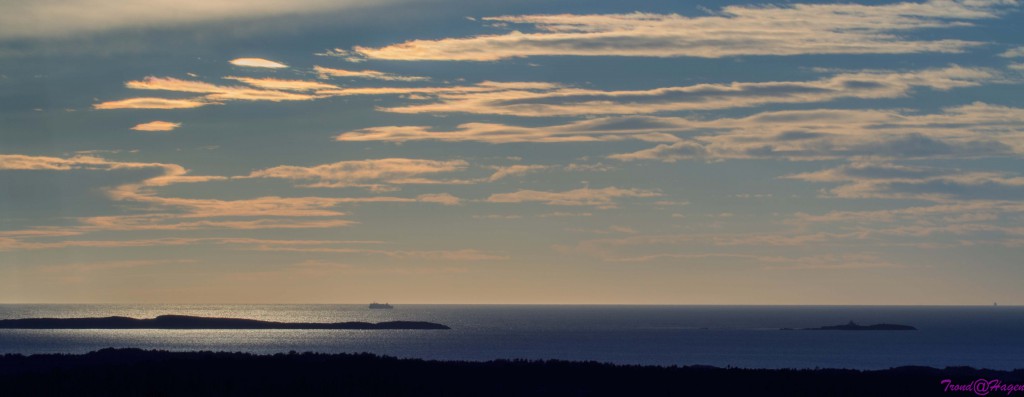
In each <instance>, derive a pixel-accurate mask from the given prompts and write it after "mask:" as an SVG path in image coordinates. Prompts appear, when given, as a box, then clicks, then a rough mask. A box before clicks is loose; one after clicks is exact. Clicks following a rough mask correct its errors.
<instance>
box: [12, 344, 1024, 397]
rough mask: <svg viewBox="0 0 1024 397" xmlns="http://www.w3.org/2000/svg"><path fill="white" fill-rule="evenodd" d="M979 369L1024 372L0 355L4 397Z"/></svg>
mask: <svg viewBox="0 0 1024 397" xmlns="http://www.w3.org/2000/svg"><path fill="white" fill-rule="evenodd" d="M979 378H985V379H999V380H1001V381H1002V382H1003V383H1016V384H1021V383H1024V370H1016V371H991V370H976V369H972V368H967V367H955V368H946V369H935V368H928V367H900V368H893V369H888V370H881V371H856V370H840V369H819V370H765V369H738V368H715V367H705V366H688V367H656V366H621V365H612V364H601V363H594V362H567V361H522V360H513V361H507V360H499V361H489V362H455V361H452V362H442V361H425V360H417V359H397V358H391V357H381V356H376V355H371V354H317V353H303V354H296V353H291V354H276V355H253V354H247V353H214V352H166V351H145V350H139V349H104V350H100V351H97V352H93V353H89V354H84V355H59V354H51V355H33V356H22V355H6V356H3V357H0V395H2V396H47V395H61V396H304V395H314V396H686V395H690V396H719V395H722V396H917V395H947V396H952V395H965V396H966V395H973V393H963V392H958V393H952V392H944V386H943V384H942V383H941V382H942V380H943V379H950V380H951V381H952V382H953V383H957V384H966V383H970V382H973V381H974V380H975V379H979ZM996 395H999V394H998V393H997V394H996Z"/></svg>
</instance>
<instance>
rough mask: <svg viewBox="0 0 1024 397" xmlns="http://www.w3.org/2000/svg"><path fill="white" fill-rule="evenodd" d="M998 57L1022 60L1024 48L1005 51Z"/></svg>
mask: <svg viewBox="0 0 1024 397" xmlns="http://www.w3.org/2000/svg"><path fill="white" fill-rule="evenodd" d="M999 56H1001V57H1003V58H1024V47H1016V48H1011V49H1009V50H1006V51H1005V52H1003V53H1002V54H999Z"/></svg>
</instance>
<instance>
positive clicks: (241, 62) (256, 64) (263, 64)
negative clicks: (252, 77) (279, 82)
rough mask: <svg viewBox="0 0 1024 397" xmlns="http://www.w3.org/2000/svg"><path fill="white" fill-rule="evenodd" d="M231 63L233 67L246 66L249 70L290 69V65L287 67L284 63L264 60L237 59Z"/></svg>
mask: <svg viewBox="0 0 1024 397" xmlns="http://www.w3.org/2000/svg"><path fill="white" fill-rule="evenodd" d="M229 62H230V63H231V64H232V65H235V66H244V67H247V68H267V69H284V68H287V67H288V65H285V64H283V63H280V62H275V61H271V60H269V59H263V58H235V59H232V60H231V61H229Z"/></svg>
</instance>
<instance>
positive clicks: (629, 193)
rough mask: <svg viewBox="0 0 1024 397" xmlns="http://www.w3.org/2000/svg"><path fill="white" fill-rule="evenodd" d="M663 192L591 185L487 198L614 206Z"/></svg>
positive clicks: (496, 195)
mask: <svg viewBox="0 0 1024 397" xmlns="http://www.w3.org/2000/svg"><path fill="white" fill-rule="evenodd" d="M660 195H661V193H658V192H655V191H652V190H643V189H622V188H617V187H614V186H609V187H606V188H601V189H591V188H589V187H585V188H580V189H574V190H568V191H564V192H545V191H538V190H518V191H515V192H512V193H496V194H492V195H491V196H490V197H488V198H487V201H488V202H491V203H525V202H539V203H544V204H548V205H566V206H594V207H599V208H613V207H615V205H616V201H615V200H616V199H619V198H628V197H657V196H660Z"/></svg>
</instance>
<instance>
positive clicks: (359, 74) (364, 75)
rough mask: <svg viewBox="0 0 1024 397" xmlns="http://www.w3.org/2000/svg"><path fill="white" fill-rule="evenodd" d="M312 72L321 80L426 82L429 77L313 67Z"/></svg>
mask: <svg viewBox="0 0 1024 397" xmlns="http://www.w3.org/2000/svg"><path fill="white" fill-rule="evenodd" d="M313 71H315V72H316V73H317V74H319V76H320V78H321V79H326V78H330V77H348V78H359V79H371V80H384V81H427V80H430V78H429V77H422V76H402V75H398V74H393V73H385V72H381V71H377V70H346V69H334V68H326V67H323V66H313Z"/></svg>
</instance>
